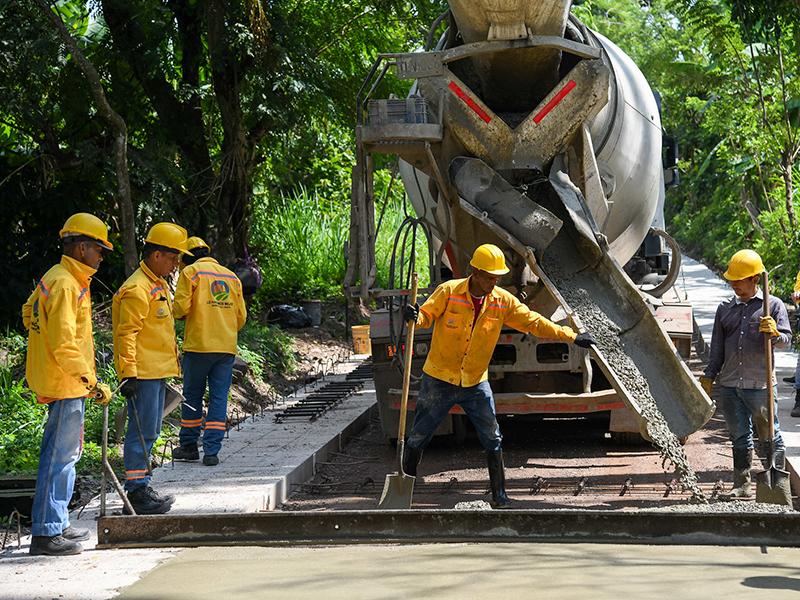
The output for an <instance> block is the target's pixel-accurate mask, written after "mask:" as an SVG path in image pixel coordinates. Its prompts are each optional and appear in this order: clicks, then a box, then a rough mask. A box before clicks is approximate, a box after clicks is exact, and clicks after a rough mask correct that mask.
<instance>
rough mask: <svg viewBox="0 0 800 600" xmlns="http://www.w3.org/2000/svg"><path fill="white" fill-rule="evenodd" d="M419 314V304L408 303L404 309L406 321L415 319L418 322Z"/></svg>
mask: <svg viewBox="0 0 800 600" xmlns="http://www.w3.org/2000/svg"><path fill="white" fill-rule="evenodd" d="M418 316H419V304H406V307H405V308H404V309H403V319H404V320H405V321H414V323H416V322H417V317H418Z"/></svg>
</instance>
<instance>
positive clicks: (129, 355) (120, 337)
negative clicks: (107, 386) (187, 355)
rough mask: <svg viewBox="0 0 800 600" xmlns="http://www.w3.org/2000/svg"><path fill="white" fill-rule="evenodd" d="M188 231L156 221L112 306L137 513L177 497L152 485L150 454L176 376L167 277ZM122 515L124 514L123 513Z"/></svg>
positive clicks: (162, 508) (128, 483) (130, 491)
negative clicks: (169, 384) (170, 383)
mask: <svg viewBox="0 0 800 600" xmlns="http://www.w3.org/2000/svg"><path fill="white" fill-rule="evenodd" d="M187 238H188V236H187V234H186V230H185V229H184V228H183V227H181V226H179V225H176V224H174V223H156V224H155V225H153V227H151V228H150V231H149V232H148V233H147V237H146V238H145V240H144V248H143V249H142V262H141V263H140V264H139V268H138V269H136V271H134V272H133V274H131V276H130V277H128V279H127V280H126V281H125V283H123V284H122V287H120V288H119V290H118V291H117V293H116V294H114V301H113V303H112V305H111V321H112V327H113V335H114V364H115V365H116V367H117V376H118V377H119V378H120V381H121V382H122V384H121V387H120V391H121V392H122V395H123V396H125V398H126V400H127V403H128V429H127V431H126V432H125V444H124V451H123V460H124V463H125V491H126V493H127V495H128V500H129V501H130V503H131V505H132V506H133V509H134V510H135V511H136V514H144V515H155V514H163V513H166V512H168V511H169V509H170V508H171V507H172V504H173V502H174V500H175V498H174V497H173V496H171V495H164V496H161V495H159V494H158V492H156V491H155V490H154V489H153V488H152V487H150V480H151V471H150V451H151V450H152V449H153V444H155V441H156V440H157V439H158V436H159V434H160V433H161V420H162V418H163V413H164V399H165V397H166V391H167V387H166V386H167V377H177V376H178V375H180V372H181V370H180V365H179V363H178V344H177V341H176V339H175V321H174V319H173V316H172V301H171V299H170V291H169V286H168V285H167V282H166V280H165V279H164V278H165V277H167V276H169V275H170V274H171V273H173V272H174V271H175V270H176V269H177V268H178V264H179V262H180V255H181V254H184V253H188V252H189V248H188V246H187ZM123 512H124V511H123Z"/></svg>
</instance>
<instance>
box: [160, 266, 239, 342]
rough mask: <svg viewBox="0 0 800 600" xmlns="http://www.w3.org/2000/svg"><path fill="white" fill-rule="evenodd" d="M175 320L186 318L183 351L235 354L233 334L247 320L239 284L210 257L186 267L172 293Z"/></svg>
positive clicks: (236, 278) (234, 336) (230, 272)
mask: <svg viewBox="0 0 800 600" xmlns="http://www.w3.org/2000/svg"><path fill="white" fill-rule="evenodd" d="M173 306H174V311H175V312H174V314H175V318H176V319H182V318H184V317H186V334H185V337H184V339H183V349H184V351H186V352H224V353H226V354H236V338H237V332H238V331H239V330H240V329H241V328H242V325H244V322H245V320H246V319H247V309H246V308H245V306H244V296H243V295H242V282H241V281H239V278H238V277H237V276H236V275H235V274H234V273H233V272H232V271H230V270H228V269H226V268H225V267H223V266H221V265H220V264H219V263H218V262H217V261H216V260H214V259H213V258H210V257H206V258H200V259H198V260H197V261H196V262H195V263H194V264H191V265H189V266H188V267H186V268H185V269H183V271H181V275H180V277H179V278H178V287H177V289H176V290H175V303H174V305H173Z"/></svg>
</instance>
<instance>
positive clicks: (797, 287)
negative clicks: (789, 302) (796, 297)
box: [794, 271, 800, 292]
mask: <svg viewBox="0 0 800 600" xmlns="http://www.w3.org/2000/svg"><path fill="white" fill-rule="evenodd" d="M794 291H795V292H800V271H798V273H797V277H796V278H795V280H794Z"/></svg>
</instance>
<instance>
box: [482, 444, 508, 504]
mask: <svg viewBox="0 0 800 600" xmlns="http://www.w3.org/2000/svg"><path fill="white" fill-rule="evenodd" d="M486 462H487V464H488V466H489V483H490V485H491V488H492V501H491V502H490V504H491V505H492V508H508V507H509V506H510V505H511V499H510V498H509V497H508V495H507V494H506V471H505V467H504V466H503V451H502V450H497V451H496V452H487V453H486Z"/></svg>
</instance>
